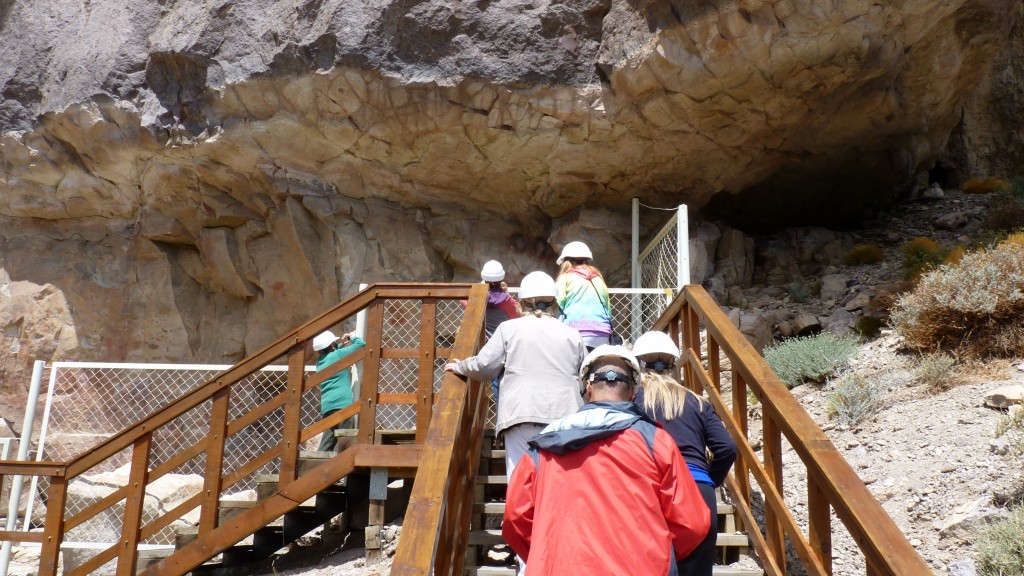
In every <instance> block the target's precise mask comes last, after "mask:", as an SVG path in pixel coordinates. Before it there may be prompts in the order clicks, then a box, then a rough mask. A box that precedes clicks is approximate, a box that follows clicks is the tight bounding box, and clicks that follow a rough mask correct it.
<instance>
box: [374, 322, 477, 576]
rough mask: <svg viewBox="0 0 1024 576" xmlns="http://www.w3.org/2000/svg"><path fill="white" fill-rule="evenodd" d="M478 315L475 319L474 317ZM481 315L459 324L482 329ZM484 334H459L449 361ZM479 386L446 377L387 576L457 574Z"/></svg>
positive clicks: (471, 349) (472, 475) (472, 474)
mask: <svg viewBox="0 0 1024 576" xmlns="http://www.w3.org/2000/svg"><path fill="white" fill-rule="evenodd" d="M478 314H479V316H478ZM482 322H483V310H472V311H467V313H466V317H465V319H464V323H471V324H472V325H473V326H475V327H480V326H482ZM482 337H483V331H482V330H478V331H475V332H474V331H471V330H464V331H459V336H458V339H457V340H456V342H455V352H454V354H453V356H452V357H453V358H468V357H470V356H472V355H473V354H474V353H475V351H476V350H477V349H478V347H479V343H480V340H481V339H482ZM483 390H484V389H483V386H481V384H480V382H475V381H470V380H468V379H466V378H464V377H462V376H456V375H455V374H454V373H451V372H449V373H446V375H445V379H444V384H443V386H442V388H441V397H440V399H439V400H438V404H437V407H436V409H435V410H434V420H433V421H432V422H431V426H430V431H429V433H428V435H427V442H426V444H425V445H424V447H423V453H422V457H421V459H420V468H419V472H418V473H417V475H416V484H415V485H414V486H413V492H412V495H411V497H410V500H409V507H408V509H407V510H406V514H405V522H404V524H403V526H402V537H401V539H400V540H399V541H398V549H397V550H396V551H395V558H394V561H393V562H392V565H391V574H392V576H413V575H421V576H428V575H430V574H434V575H437V576H440V575H460V574H462V568H463V564H464V562H465V559H466V543H467V539H468V534H469V524H470V514H471V512H472V508H473V489H474V485H475V483H476V471H477V468H478V466H479V464H480V450H481V446H482V443H483V434H484V426H485V424H486V418H487V406H488V404H489V403H490V399H489V398H488V395H487V394H486V393H485V392H484V391H483Z"/></svg>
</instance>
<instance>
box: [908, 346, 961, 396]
mask: <svg viewBox="0 0 1024 576" xmlns="http://www.w3.org/2000/svg"><path fill="white" fill-rule="evenodd" d="M914 381H915V383H917V384H919V385H922V386H925V387H927V389H928V391H929V392H942V391H944V390H949V389H950V388H952V387H953V386H956V385H957V384H959V383H960V378H959V376H958V375H957V371H956V359H955V358H953V357H952V356H950V355H948V354H942V353H938V354H924V355H923V356H921V357H920V358H918V359H917V362H916V364H915V366H914Z"/></svg>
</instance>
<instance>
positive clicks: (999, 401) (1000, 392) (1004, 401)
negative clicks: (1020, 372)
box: [985, 384, 1024, 410]
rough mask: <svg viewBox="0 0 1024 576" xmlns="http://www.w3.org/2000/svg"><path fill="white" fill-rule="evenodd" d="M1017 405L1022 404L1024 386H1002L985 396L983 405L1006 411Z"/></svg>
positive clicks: (1023, 400)
mask: <svg viewBox="0 0 1024 576" xmlns="http://www.w3.org/2000/svg"><path fill="white" fill-rule="evenodd" d="M1018 404H1024V384H1013V385H1011V386H1003V387H1001V388H996V389H995V390H990V391H989V392H987V393H986V394H985V405H986V406H989V407H991V408H998V409H1000V410H1006V409H1007V408H1009V407H1011V406H1015V405H1018Z"/></svg>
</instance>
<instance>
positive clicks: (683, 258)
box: [676, 204, 690, 291]
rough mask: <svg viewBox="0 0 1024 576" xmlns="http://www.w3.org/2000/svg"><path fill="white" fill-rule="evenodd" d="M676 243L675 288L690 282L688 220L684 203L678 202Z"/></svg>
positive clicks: (680, 287) (677, 288)
mask: <svg viewBox="0 0 1024 576" xmlns="http://www.w3.org/2000/svg"><path fill="white" fill-rule="evenodd" d="M676 245H677V247H678V248H677V250H678V260H677V262H676V277H677V281H676V290H677V291H678V290H682V288H683V286H686V285H687V284H689V283H690V220H689V216H688V214H687V209H686V204H680V205H679V208H678V216H677V218H676Z"/></svg>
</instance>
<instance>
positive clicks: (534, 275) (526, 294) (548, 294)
mask: <svg viewBox="0 0 1024 576" xmlns="http://www.w3.org/2000/svg"><path fill="white" fill-rule="evenodd" d="M557 296H558V291H557V290H556V289H555V279H554V278H552V277H551V276H548V275H547V274H546V273H544V272H540V271H537V272H530V273H529V274H527V275H526V276H524V277H523V282H522V283H521V284H520V285H519V299H520V300H525V299H527V298H556V297H557Z"/></svg>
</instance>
